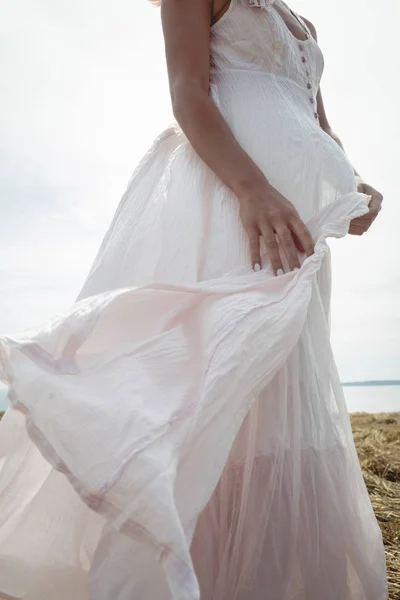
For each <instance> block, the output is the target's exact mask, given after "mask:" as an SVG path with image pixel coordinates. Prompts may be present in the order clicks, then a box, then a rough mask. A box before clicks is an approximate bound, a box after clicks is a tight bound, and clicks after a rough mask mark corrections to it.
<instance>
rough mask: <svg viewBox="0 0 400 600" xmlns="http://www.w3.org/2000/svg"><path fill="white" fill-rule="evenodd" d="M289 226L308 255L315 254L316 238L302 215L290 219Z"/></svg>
mask: <svg viewBox="0 0 400 600" xmlns="http://www.w3.org/2000/svg"><path fill="white" fill-rule="evenodd" d="M289 228H290V230H291V231H293V233H294V234H295V236H296V237H297V238H298V240H299V241H300V244H301V246H302V247H303V251H304V252H305V253H306V254H307V256H311V255H312V254H314V240H313V237H312V235H311V233H310V230H309V229H308V227H307V226H306V225H305V223H303V221H302V220H301V219H300V217H296V216H295V217H294V218H292V219H291V220H290V221H289Z"/></svg>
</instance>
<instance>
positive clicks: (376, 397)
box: [0, 384, 400, 413]
mask: <svg viewBox="0 0 400 600" xmlns="http://www.w3.org/2000/svg"><path fill="white" fill-rule="evenodd" d="M0 386H1V387H0V410H4V409H5V408H6V406H7V402H6V395H7V388H6V387H4V386H2V385H1V384H0ZM343 391H344V395H345V398H346V402H347V408H348V410H349V412H359V411H360V412H371V413H373V412H397V411H400V385H368V386H366V385H355V386H344V387H343Z"/></svg>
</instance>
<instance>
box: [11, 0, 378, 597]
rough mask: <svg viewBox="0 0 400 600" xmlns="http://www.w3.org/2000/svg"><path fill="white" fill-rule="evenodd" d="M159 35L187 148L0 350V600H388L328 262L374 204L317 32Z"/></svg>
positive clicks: (275, 22)
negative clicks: (338, 115)
mask: <svg viewBox="0 0 400 600" xmlns="http://www.w3.org/2000/svg"><path fill="white" fill-rule="evenodd" d="M161 13H162V21H163V28H164V35H165V43H166V56H167V63H168V71H169V78H170V87H171V96H172V103H173V109H174V113H175V116H176V119H177V122H178V124H179V125H176V126H175V127H172V128H170V129H168V130H166V131H165V132H163V133H162V134H161V136H160V137H159V138H158V139H157V140H156V141H155V143H154V145H153V147H152V148H151V149H150V151H149V152H148V154H147V155H146V156H145V157H144V159H143V160H142V162H141V163H140V165H139V166H138V168H137V169H136V171H135V173H134V176H133V178H132V180H131V182H130V184H129V186H128V189H127V191H126V193H125V195H124V197H123V199H122V201H121V203H120V205H119V207H118V209H117V211H116V214H115V217H114V219H113V221H112V223H111V225H110V228H109V230H108V232H107V234H106V236H105V238H104V240H103V242H102V245H101V247H100V250H99V252H98V255H97V257H96V259H95V261H94V264H93V266H92V268H91V271H90V273H89V274H88V277H87V279H86V282H85V284H84V286H83V289H82V290H81V292H80V294H79V296H78V298H77V302H76V303H75V304H74V305H73V306H72V307H71V308H70V309H69V310H68V311H65V312H64V313H63V314H60V315H57V316H56V317H54V318H53V319H52V320H51V321H50V322H49V323H47V324H46V325H45V326H43V327H39V328H36V329H34V330H31V331H29V332H25V333H24V334H22V335H20V336H15V337H13V338H5V337H3V338H2V339H1V363H2V378H3V380H4V381H6V382H7V383H8V384H9V386H10V392H9V399H10V402H11V404H12V409H10V410H9V411H8V412H7V414H6V416H5V418H4V420H3V422H2V426H1V431H0V434H1V435H0V456H2V460H3V465H2V471H1V474H0V519H1V521H0V590H1V594H0V597H4V598H23V599H24V600H25V599H26V600H28V599H29V600H67V599H68V600H70V599H71V598H74V600H88V599H89V598H90V599H93V600H111V599H112V600H132V599H135V600H171V599H173V600H189V599H190V600H194V599H198V598H200V595H201V599H202V600H289V599H290V600H295V599H296V600H321V599H323V600H333V599H335V600H385V599H386V598H387V584H386V575H385V557H384V549H383V544H382V537H381V534H380V530H379V527H378V524H377V522H376V519H375V517H374V514H373V511H372V507H371V504H370V501H369V498H368V494H367V490H366V488H365V485H364V482H363V479H362V475H361V471H360V466H359V462H358V459H357V454H356V451H355V447H354V442H353V438H352V433H351V428H350V423H349V417H348V413H347V410H346V406H345V402H344V398H343V392H342V388H341V386H340V381H339V377H338V373H337V370H336V367H335V363H334V359H333V357H332V351H331V347H330V343H329V310H330V304H329V303H330V254H329V246H328V244H327V241H326V240H327V237H329V236H335V237H341V236H344V235H345V234H346V233H348V232H349V233H352V234H355V235H361V234H363V233H364V232H365V231H367V229H368V228H369V227H370V225H371V223H372V222H373V220H374V219H375V217H376V215H377V214H378V211H379V210H380V207H381V202H382V196H381V195H380V194H379V192H377V191H376V190H374V189H373V188H371V187H370V186H368V185H367V184H365V183H359V186H358V191H357V181H356V176H355V171H354V169H353V168H352V167H351V165H350V163H349V162H348V160H347V158H346V156H345V154H344V152H343V150H342V148H341V147H340V142H339V140H338V139H337V138H336V137H335V136H334V134H333V133H332V132H331V129H330V126H329V123H328V120H327V118H326V115H325V111H324V107H323V102H322V97H321V92H320V90H319V82H320V78H321V73H322V69H323V58H322V54H321V51H320V49H319V47H318V44H317V41H316V34H315V29H314V27H313V26H312V25H311V23H309V22H308V21H306V20H305V19H302V18H301V17H299V16H298V15H296V13H294V12H293V11H291V10H290V9H289V8H288V7H287V5H286V4H284V3H283V2H282V0H275V2H274V1H273V0H231V2H229V3H228V2H226V0H220V1H217V0H215V2H214V5H212V2H211V0H190V2H184V1H183V0H163V2H162V6H161ZM368 201H369V207H368V206H367V204H368ZM25 425H26V428H25Z"/></svg>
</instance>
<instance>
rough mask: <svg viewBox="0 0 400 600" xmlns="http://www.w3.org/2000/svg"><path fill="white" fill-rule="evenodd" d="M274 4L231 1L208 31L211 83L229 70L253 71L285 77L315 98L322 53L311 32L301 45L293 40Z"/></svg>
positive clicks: (261, 0) (265, 0)
mask: <svg viewBox="0 0 400 600" xmlns="http://www.w3.org/2000/svg"><path fill="white" fill-rule="evenodd" d="M278 2H280V0H275V1H274V0H231V4H230V6H229V8H228V9H227V11H226V12H225V13H224V15H223V16H222V17H221V18H220V20H219V21H217V22H216V23H215V24H214V25H213V26H212V27H211V40H210V47H211V82H213V81H217V80H218V78H219V76H222V77H223V75H224V74H226V75H228V73H229V71H234V72H236V74H238V73H239V72H240V71H245V72H246V73H250V72H254V73H255V74H258V75H262V74H265V75H272V76H275V78H286V79H289V80H291V81H293V82H295V83H297V84H299V85H300V86H302V87H303V88H304V89H305V91H306V93H307V94H308V95H309V96H310V97H312V98H314V99H315V96H316V93H317V91H318V87H319V82H320V79H321V75H322V71H323V66H324V59H323V55H322V52H321V50H320V48H319V46H318V44H317V42H316V41H315V39H314V38H313V37H312V35H311V34H310V36H309V38H308V39H306V40H305V41H301V40H299V39H298V38H296V37H295V36H294V34H293V33H292V32H291V31H290V30H289V29H288V27H287V25H286V23H285V22H284V20H283V18H282V16H281V14H280V13H279V12H278V10H277V3H278ZM297 16H298V15H297ZM298 18H299V19H300V20H301V18H300V17H298ZM302 23H303V24H304V22H303V21H302ZM304 26H305V27H306V25H305V24H304ZM310 101H311V100H310Z"/></svg>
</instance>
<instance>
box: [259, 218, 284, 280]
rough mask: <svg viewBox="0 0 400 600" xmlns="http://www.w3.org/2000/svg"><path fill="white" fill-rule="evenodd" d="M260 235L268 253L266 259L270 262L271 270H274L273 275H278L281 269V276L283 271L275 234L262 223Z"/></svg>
mask: <svg viewBox="0 0 400 600" xmlns="http://www.w3.org/2000/svg"><path fill="white" fill-rule="evenodd" d="M261 234H262V236H263V238H264V244H265V247H266V250H267V253H268V257H269V259H270V261H271V265H272V268H273V270H274V273H275V275H278V271H279V270H280V269H281V271H282V273H279V274H280V275H283V273H284V269H283V265H282V261H281V257H280V254H279V247H278V242H277V241H276V238H275V232H274V230H273V229H272V227H271V226H270V225H268V224H267V223H264V224H263V225H262V226H261Z"/></svg>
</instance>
